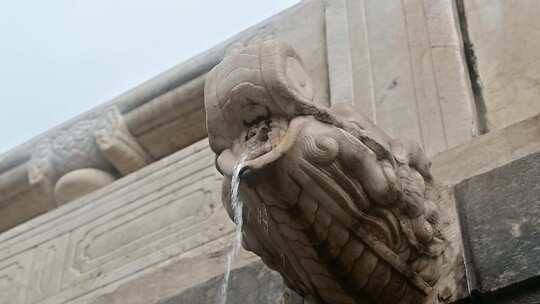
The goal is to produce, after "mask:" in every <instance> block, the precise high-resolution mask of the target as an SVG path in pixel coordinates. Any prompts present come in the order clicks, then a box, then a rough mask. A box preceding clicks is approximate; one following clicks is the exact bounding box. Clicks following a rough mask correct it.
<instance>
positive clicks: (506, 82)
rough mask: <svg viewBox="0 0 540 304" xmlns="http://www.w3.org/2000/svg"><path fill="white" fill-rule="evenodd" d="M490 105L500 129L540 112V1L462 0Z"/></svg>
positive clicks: (493, 125) (490, 116)
mask: <svg viewBox="0 0 540 304" xmlns="http://www.w3.org/2000/svg"><path fill="white" fill-rule="evenodd" d="M460 2H461V3H462V5H463V6H464V13H465V16H464V17H465V18H466V22H467V26H468V27H467V31H468V35H469V38H470V43H471V47H472V51H473V52H474V56H475V57H476V58H475V59H476V61H475V64H476V71H477V73H478V77H479V82H480V83H479V84H480V90H481V94H482V97H483V102H484V103H485V107H486V113H485V114H486V117H485V119H486V120H487V127H488V129H490V130H497V129H502V128H504V127H506V126H508V125H511V124H513V123H516V122H518V121H521V120H523V119H526V118H528V117H531V116H533V115H536V114H538V113H539V112H540V39H538V37H539V36H540V20H539V19H538V12H539V11H540V2H539V1H537V0H517V1H508V0H460Z"/></svg>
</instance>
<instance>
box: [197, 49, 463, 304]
mask: <svg viewBox="0 0 540 304" xmlns="http://www.w3.org/2000/svg"><path fill="white" fill-rule="evenodd" d="M313 96H314V94H313V86H312V83H311V81H310V78H309V76H308V75H307V73H306V72H305V70H304V68H303V63H302V60H301V59H300V58H299V56H298V55H297V53H296V52H295V51H294V50H293V49H292V48H291V47H290V46H288V45H287V44H284V43H281V42H278V41H274V40H269V41H265V42H262V43H258V44H255V45H249V46H247V47H245V48H243V49H239V50H236V51H235V52H233V53H231V54H230V55H229V56H227V57H226V58H225V59H224V60H223V61H222V62H221V63H220V64H219V65H217V66H216V67H215V68H214V69H213V70H212V71H211V72H210V74H209V75H208V78H207V81H206V86H205V105H206V113H207V128H208V133H209V140H210V145H211V147H212V149H213V150H214V152H215V153H216V155H217V159H216V166H217V168H218V170H219V171H220V172H221V173H222V174H223V175H224V177H225V181H224V184H223V202H224V205H225V207H226V209H227V210H228V212H229V214H231V201H230V191H231V189H230V179H231V176H232V174H233V171H234V168H235V166H236V165H238V163H239V161H240V160H241V159H242V160H245V161H243V162H242V167H241V169H240V170H241V183H240V195H241V198H242V201H243V203H244V204H243V208H244V209H243V210H244V214H245V215H244V217H243V246H244V247H245V248H246V249H248V250H251V251H253V252H255V253H256V254H257V255H259V256H260V257H261V258H262V260H263V261H264V262H265V263H266V264H267V265H268V266H269V267H270V268H272V269H274V270H276V271H278V272H279V273H281V275H282V276H283V278H284V280H285V282H286V283H287V285H288V286H289V287H290V288H292V289H294V290H295V291H296V292H298V293H299V294H301V295H302V296H304V297H305V298H306V299H308V301H310V302H312V303H328V304H333V303H336V304H337V303H340V304H341V303H404V304H405V303H437V301H439V302H441V303H442V302H448V301H451V300H452V299H455V297H456V295H457V293H458V292H457V289H458V287H457V281H459V278H458V277H459V275H456V274H455V269H456V268H457V266H456V265H457V264H458V263H459V256H460V250H461V249H460V246H459V240H457V237H456V235H457V233H456V229H455V227H454V224H455V217H454V216H453V214H452V211H451V208H450V207H449V204H448V202H447V201H448V199H446V200H445V199H444V195H442V194H441V191H440V189H439V188H438V187H437V186H436V185H435V184H434V182H433V181H432V177H431V175H430V171H429V167H430V162H429V160H428V159H427V157H426V156H425V155H424V153H423V151H422V149H421V148H420V147H419V146H418V145H417V144H415V143H412V142H409V141H403V140H397V139H392V138H390V137H389V136H388V135H387V134H386V133H385V132H383V131H382V130H381V129H380V128H378V127H377V126H376V125H374V124H373V123H372V122H371V121H370V120H369V119H367V118H365V117H364V116H363V115H362V114H361V113H360V112H358V111H356V110H355V109H354V108H353V107H352V106H350V105H347V104H337V105H335V106H333V107H331V108H325V107H321V106H318V105H316V104H315V103H314V100H313ZM231 216H232V215H231Z"/></svg>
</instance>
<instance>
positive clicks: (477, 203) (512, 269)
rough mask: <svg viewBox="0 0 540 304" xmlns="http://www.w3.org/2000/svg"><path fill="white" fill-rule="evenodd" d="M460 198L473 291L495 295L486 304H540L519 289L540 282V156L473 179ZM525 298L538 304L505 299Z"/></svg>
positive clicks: (459, 190)
mask: <svg viewBox="0 0 540 304" xmlns="http://www.w3.org/2000/svg"><path fill="white" fill-rule="evenodd" d="M455 195H456V201H457V203H458V209H459V213H460V222H461V225H462V233H463V238H464V243H465V257H466V264H467V269H468V281H469V285H470V287H471V288H472V289H473V290H477V291H478V292H480V294H486V293H491V295H492V297H491V298H490V299H491V300H489V301H488V302H486V303H539V302H540V298H538V297H537V296H536V297H535V296H534V293H535V291H534V290H532V289H530V288H526V287H519V286H525V285H526V284H525V283H526V282H531V281H532V282H537V283H538V278H540V153H537V154H532V155H529V156H527V157H525V158H522V159H520V160H517V161H514V162H512V163H510V164H508V165H505V166H503V167H500V168H497V169H495V170H493V171H490V172H488V173H485V174H482V175H478V176H475V177H473V178H471V179H468V180H466V181H464V182H462V183H460V184H459V185H457V186H456V188H455ZM522 284H525V285H522ZM471 285H472V286H471ZM533 285H535V284H533ZM536 286H539V285H536ZM538 289H540V288H538ZM531 290H532V291H531ZM524 292H528V293H530V294H531V295H529V296H528V297H529V299H533V300H531V301H532V302H529V300H527V299H526V298H524V300H523V301H521V302H519V301H518V302H515V301H510V302H508V301H506V300H504V299H503V295H510V294H514V296H510V299H514V300H515V299H517V298H516V296H517V294H522V293H524ZM495 295H496V297H493V296H495ZM483 298H485V299H487V297H485V296H483ZM503 300H504V301H503ZM500 301H503V302H500ZM484 302H485V301H484Z"/></svg>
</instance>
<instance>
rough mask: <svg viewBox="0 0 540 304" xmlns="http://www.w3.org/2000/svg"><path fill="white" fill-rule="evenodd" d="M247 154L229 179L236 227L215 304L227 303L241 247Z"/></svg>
mask: <svg viewBox="0 0 540 304" xmlns="http://www.w3.org/2000/svg"><path fill="white" fill-rule="evenodd" d="M247 155H248V153H245V154H244V155H242V157H241V158H240V160H239V161H238V163H237V164H236V166H235V167H234V173H233V176H232V177H231V207H232V210H233V214H234V217H233V221H234V223H235V225H236V231H235V234H234V239H233V243H232V246H231V249H230V251H229V253H228V254H227V260H226V262H225V274H224V276H223V283H222V285H221V288H220V291H219V294H218V298H217V303H218V304H226V303H227V290H228V287H229V280H230V278H231V267H232V263H233V261H234V258H235V257H236V255H237V254H238V251H239V250H240V247H241V246H242V223H243V218H242V217H243V214H242V209H243V206H242V200H241V199H240V171H241V169H242V167H243V165H244V162H245V160H246V159H247Z"/></svg>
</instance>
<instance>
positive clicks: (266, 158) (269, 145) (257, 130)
mask: <svg viewBox="0 0 540 304" xmlns="http://www.w3.org/2000/svg"><path fill="white" fill-rule="evenodd" d="M304 122H305V119H304V118H302V117H298V118H295V119H293V120H291V121H289V120H287V119H286V118H283V117H271V116H269V117H265V118H261V119H258V120H256V121H253V122H251V123H250V124H245V129H244V131H243V132H242V133H241V135H240V137H239V138H237V140H235V142H234V143H233V145H232V147H231V149H226V150H224V151H223V152H221V154H220V155H219V157H218V159H217V167H218V169H219V170H220V171H221V172H222V173H223V174H225V175H227V176H232V175H233V173H234V171H235V168H237V169H239V172H240V174H241V175H244V174H246V173H248V172H254V171H258V170H261V169H263V168H265V167H267V166H268V165H269V164H271V163H274V162H275V161H277V160H278V159H280V158H281V157H282V156H283V155H285V153H286V152H287V151H289V150H290V149H291V147H292V146H293V144H294V142H295V139H296V137H297V136H298V134H299V132H300V130H301V129H302V126H303V125H304Z"/></svg>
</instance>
